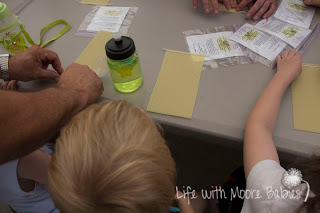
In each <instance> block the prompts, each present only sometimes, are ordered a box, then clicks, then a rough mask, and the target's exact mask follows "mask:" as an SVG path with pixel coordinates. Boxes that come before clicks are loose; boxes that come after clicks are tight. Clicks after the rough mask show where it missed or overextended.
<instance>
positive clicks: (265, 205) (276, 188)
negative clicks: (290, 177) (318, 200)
mask: <svg viewBox="0 0 320 213" xmlns="http://www.w3.org/2000/svg"><path fill="white" fill-rule="evenodd" d="M285 171H286V170H285V169H284V168H282V167H281V165H280V164H279V163H278V162H276V161H273V160H264V161H261V162H259V163H258V164H256V165H255V166H254V167H253V168H252V170H251V171H250V174H249V176H248V178H247V188H246V190H247V191H251V192H252V191H253V190H256V191H255V192H256V193H255V196H252V197H247V198H245V201H244V204H243V208H242V211H241V212H243V213H250V212H261V213H264V212H274V213H277V212H279V213H280V212H288V213H290V212H296V210H297V209H298V208H299V207H300V206H301V205H302V204H303V201H304V197H302V195H303V194H305V192H306V188H307V187H306V185H305V184H301V185H300V186H301V187H299V188H297V189H295V190H294V191H293V190H288V189H286V188H285V187H284V186H283V185H282V182H281V180H282V177H283V174H284V173H285ZM258 193H259V196H257V194H258Z"/></svg>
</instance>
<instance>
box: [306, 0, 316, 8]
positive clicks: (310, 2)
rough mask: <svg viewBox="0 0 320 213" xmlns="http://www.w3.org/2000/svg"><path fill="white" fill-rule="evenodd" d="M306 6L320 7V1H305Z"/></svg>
mask: <svg viewBox="0 0 320 213" xmlns="http://www.w3.org/2000/svg"><path fill="white" fill-rule="evenodd" d="M303 2H304V3H305V4H306V5H310V6H316V7H320V0H304V1H303Z"/></svg>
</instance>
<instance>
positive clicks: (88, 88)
mask: <svg viewBox="0 0 320 213" xmlns="http://www.w3.org/2000/svg"><path fill="white" fill-rule="evenodd" d="M57 88H60V89H67V90H72V91H74V92H76V93H77V94H79V97H78V98H79V99H80V101H81V103H83V104H84V105H89V104H92V103H94V102H95V101H96V100H97V99H98V98H99V97H100V96H101V94H102V93H103V84H102V81H101V80H100V78H99V77H98V76H97V74H96V73H95V72H93V71H92V70H91V69H90V68H89V67H88V66H83V65H80V64H71V65H69V66H68V67H67V69H66V71H64V72H63V73H62V74H61V76H60V79H59V81H58V83H57Z"/></svg>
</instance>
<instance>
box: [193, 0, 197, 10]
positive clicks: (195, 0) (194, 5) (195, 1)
mask: <svg viewBox="0 0 320 213" xmlns="http://www.w3.org/2000/svg"><path fill="white" fill-rule="evenodd" d="M192 4H193V9H198V0H192Z"/></svg>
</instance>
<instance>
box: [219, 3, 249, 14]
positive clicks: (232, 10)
mask: <svg viewBox="0 0 320 213" xmlns="http://www.w3.org/2000/svg"><path fill="white" fill-rule="evenodd" d="M218 5H219V11H220V12H225V13H243V11H239V12H238V11H237V10H236V9H234V8H231V9H230V10H227V9H226V7H225V6H224V4H223V3H221V2H219V4H218Z"/></svg>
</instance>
